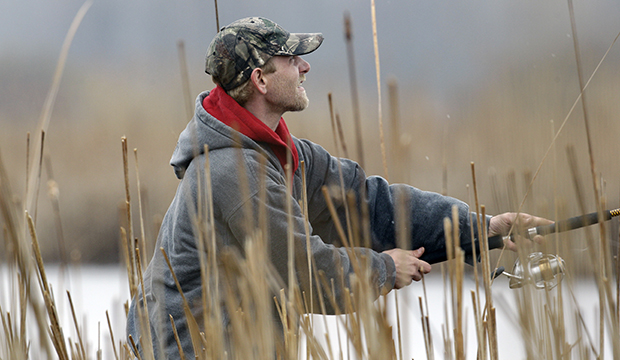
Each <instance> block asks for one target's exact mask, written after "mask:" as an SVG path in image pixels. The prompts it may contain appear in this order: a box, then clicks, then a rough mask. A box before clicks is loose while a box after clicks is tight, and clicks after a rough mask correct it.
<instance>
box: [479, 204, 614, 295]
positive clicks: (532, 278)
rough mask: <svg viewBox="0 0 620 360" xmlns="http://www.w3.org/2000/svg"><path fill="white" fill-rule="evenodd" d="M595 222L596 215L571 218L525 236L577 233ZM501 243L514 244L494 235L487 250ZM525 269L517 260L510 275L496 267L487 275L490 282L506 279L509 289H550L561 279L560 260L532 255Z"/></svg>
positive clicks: (608, 213)
mask: <svg viewBox="0 0 620 360" xmlns="http://www.w3.org/2000/svg"><path fill="white" fill-rule="evenodd" d="M602 215H603V216H602V219H603V221H607V220H610V219H611V218H613V217H616V216H619V215H620V208H619V209H614V210H605V211H603V214H602ZM598 222H599V216H598V212H593V213H590V214H586V215H581V216H575V217H572V218H569V219H566V220H562V221H557V222H555V223H553V224H549V225H541V226H536V227H532V228H529V229H528V230H527V235H526V237H528V238H529V239H530V240H531V239H533V238H534V236H536V235H548V234H552V233H555V232H564V231H568V230H573V229H578V228H581V227H585V226H588V225H592V224H596V223H598ZM504 240H506V241H508V240H510V241H514V234H511V235H496V236H492V237H490V238H489V246H493V247H500V246H502V245H503V243H504ZM524 260H525V264H524V265H525V266H523V265H522V264H521V260H520V259H517V260H516V261H515V264H514V266H513V268H512V273H509V272H506V271H504V267H503V266H500V267H499V268H497V269H495V271H493V273H492V274H491V280H494V279H495V278H496V277H498V276H500V275H506V276H507V277H508V278H509V279H510V281H509V283H508V285H509V287H510V288H511V289H516V288H520V287H522V286H523V285H525V284H527V283H531V284H533V285H534V286H535V287H536V288H537V289H552V288H554V287H555V286H556V285H557V284H558V283H559V282H560V281H562V278H563V276H564V272H565V265H564V260H563V259H562V258H561V257H559V256H557V255H550V254H545V255H543V254H542V253H540V252H535V253H532V254H530V255H528V256H527V257H526V258H525V259H524Z"/></svg>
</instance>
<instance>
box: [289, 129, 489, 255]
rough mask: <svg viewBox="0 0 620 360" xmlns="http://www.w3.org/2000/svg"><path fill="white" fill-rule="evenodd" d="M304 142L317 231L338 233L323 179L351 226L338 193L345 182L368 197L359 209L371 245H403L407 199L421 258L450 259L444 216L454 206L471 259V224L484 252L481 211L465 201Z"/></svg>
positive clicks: (412, 240)
mask: <svg viewBox="0 0 620 360" xmlns="http://www.w3.org/2000/svg"><path fill="white" fill-rule="evenodd" d="M300 143H301V144H300V148H301V149H302V153H303V155H304V157H305V161H306V162H307V163H308V164H311V165H310V166H308V167H307V174H306V175H307V177H308V179H310V180H309V181H308V183H309V184H310V185H308V196H309V197H311V198H312V199H313V200H311V201H310V203H311V204H313V206H312V207H311V221H313V222H314V223H316V224H317V225H316V226H315V229H316V230H317V231H316V232H317V233H321V234H323V236H324V238H325V239H330V238H331V239H335V230H334V229H333V225H332V224H333V221H331V217H330V215H329V212H328V210H327V208H326V205H325V201H324V200H323V199H322V194H321V193H320V191H318V189H319V188H320V187H322V186H323V185H326V186H328V187H329V188H330V189H331V191H330V194H331V195H332V196H333V197H334V198H335V200H334V201H335V202H336V203H339V204H340V206H339V208H338V210H339V217H340V221H341V223H342V224H343V226H346V224H347V221H346V214H345V210H344V206H343V202H342V201H339V199H338V198H342V196H339V195H338V194H342V193H343V191H341V190H340V189H341V188H342V186H344V193H353V194H355V196H356V197H357V199H361V198H365V199H366V200H365V201H359V200H358V201H357V204H358V211H357V212H358V214H362V215H361V217H362V218H367V219H368V220H367V221H361V222H360V223H362V224H367V225H368V226H367V229H368V233H369V234H370V241H371V244H370V247H371V248H372V249H373V250H375V251H377V252H382V251H385V250H389V249H393V248H395V247H398V246H397V240H396V239H397V231H396V229H397V219H396V218H397V215H396V213H397V212H398V211H397V209H398V208H399V204H403V205H404V207H403V208H404V211H402V213H404V214H405V216H406V218H407V219H408V223H407V224H406V227H405V228H406V229H407V231H408V235H407V237H406V238H407V239H408V244H407V246H408V247H409V248H410V249H417V248H420V247H424V248H425V251H424V254H423V256H422V257H421V259H422V260H424V261H427V262H429V263H437V262H441V261H444V260H446V259H447V254H446V244H445V234H444V224H443V222H444V219H445V218H449V219H452V207H453V206H456V207H457V209H458V222H459V230H460V244H461V248H462V249H463V250H464V251H465V254H466V261H467V262H468V263H470V264H471V263H473V256H472V236H471V230H472V228H473V230H474V238H473V243H474V246H476V252H477V254H479V253H480V252H479V247H478V241H477V239H478V236H477V233H478V231H477V220H476V219H477V217H476V216H475V214H473V213H470V212H469V207H468V206H467V204H465V203H464V202H462V201H460V200H457V199H455V198H451V197H448V196H443V195H440V194H437V193H434V192H428V191H422V190H419V189H416V188H414V187H412V186H409V185H405V184H393V185H390V184H388V182H387V181H386V180H385V179H383V178H381V177H379V176H370V177H366V174H365V173H364V171H363V170H362V169H361V168H360V167H359V165H358V164H357V163H355V162H353V161H351V160H347V159H338V158H335V157H333V156H331V155H330V154H329V153H328V152H327V151H325V150H324V149H323V148H321V147H320V146H318V145H316V144H313V143H311V142H308V141H305V140H302V141H300ZM361 204H364V206H365V208H362V206H361ZM364 214H367V215H364ZM470 217H471V220H470ZM489 219H490V217H487V226H488V220H489ZM472 224H473V226H472ZM367 229H364V226H361V227H360V229H358V232H359V233H360V234H364V231H366V230H367ZM335 241H337V239H336V240H335Z"/></svg>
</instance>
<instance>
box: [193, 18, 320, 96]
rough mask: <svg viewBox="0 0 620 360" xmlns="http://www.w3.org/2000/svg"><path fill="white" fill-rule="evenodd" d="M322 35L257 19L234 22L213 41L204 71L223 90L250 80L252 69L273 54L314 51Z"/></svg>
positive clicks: (259, 65) (301, 53)
mask: <svg viewBox="0 0 620 360" xmlns="http://www.w3.org/2000/svg"><path fill="white" fill-rule="evenodd" d="M322 42H323V35H322V34H319V33H315V34H302V33H293V34H291V33H289V32H288V31H286V30H284V29H283V28H282V27H281V26H280V25H278V24H276V23H274V22H273V21H271V20H268V19H265V18H261V17H249V18H245V19H241V20H237V21H235V22H233V23H232V24H230V25H228V26H225V27H223V28H222V29H221V30H220V32H219V33H218V34H217V35H216V36H215V38H213V40H212V41H211V44H210V45H209V48H208V50H207V55H206V59H205V63H206V64H205V72H206V73H207V74H210V75H213V76H215V77H216V78H217V79H218V80H219V81H220V85H221V86H222V87H223V88H224V90H226V91H228V90H232V89H234V88H236V87H237V86H239V85H241V84H243V83H244V82H246V81H247V80H248V79H249V78H250V74H251V73H252V70H254V69H255V68H257V67H261V66H263V65H265V63H266V62H267V61H268V60H269V59H270V58H271V57H273V56H276V55H304V54H308V53H311V52H312V51H314V50H316V49H317V48H318V47H319V45H321V43H322Z"/></svg>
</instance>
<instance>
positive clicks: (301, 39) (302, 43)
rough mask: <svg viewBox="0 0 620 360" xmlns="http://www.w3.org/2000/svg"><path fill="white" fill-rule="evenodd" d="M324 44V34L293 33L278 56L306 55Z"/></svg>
mask: <svg viewBox="0 0 620 360" xmlns="http://www.w3.org/2000/svg"><path fill="white" fill-rule="evenodd" d="M322 42H323V34H321V33H314V34H302V33H292V34H291V35H290V36H289V38H288V40H287V41H286V44H285V45H284V46H283V47H282V50H280V51H278V53H277V54H276V55H305V54H309V53H311V52H313V51H314V50H316V49H318V47H319V46H321V43H322Z"/></svg>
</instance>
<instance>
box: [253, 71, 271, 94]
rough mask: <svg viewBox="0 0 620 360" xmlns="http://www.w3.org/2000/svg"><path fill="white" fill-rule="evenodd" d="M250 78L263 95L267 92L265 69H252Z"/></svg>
mask: <svg viewBox="0 0 620 360" xmlns="http://www.w3.org/2000/svg"><path fill="white" fill-rule="evenodd" d="M250 80H251V81H252V84H254V87H255V88H256V90H258V92H259V93H261V94H263V95H265V94H266V93H267V79H265V73H264V72H263V69H261V68H256V69H254V70H252V74H250Z"/></svg>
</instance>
